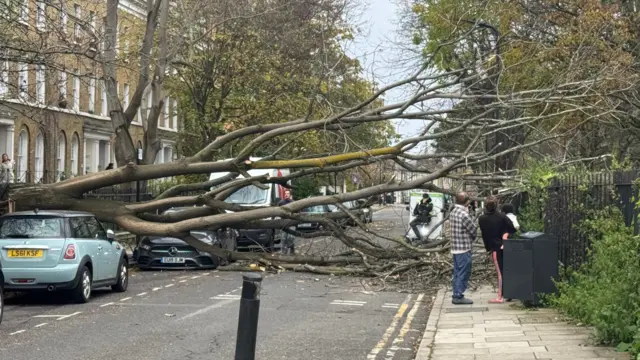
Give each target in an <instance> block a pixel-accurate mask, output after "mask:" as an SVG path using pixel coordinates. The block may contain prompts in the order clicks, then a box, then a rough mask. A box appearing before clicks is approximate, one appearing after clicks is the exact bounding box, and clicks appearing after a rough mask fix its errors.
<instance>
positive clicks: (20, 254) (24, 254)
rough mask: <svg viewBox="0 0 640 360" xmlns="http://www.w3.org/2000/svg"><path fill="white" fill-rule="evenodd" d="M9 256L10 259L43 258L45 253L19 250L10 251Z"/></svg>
mask: <svg viewBox="0 0 640 360" xmlns="http://www.w3.org/2000/svg"><path fill="white" fill-rule="evenodd" d="M7 255H9V257H10V258H41V257H42V256H43V255H44V252H43V251H42V250H27V249H17V250H9V251H8V253H7Z"/></svg>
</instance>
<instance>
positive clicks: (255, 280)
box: [235, 273, 262, 360]
mask: <svg viewBox="0 0 640 360" xmlns="http://www.w3.org/2000/svg"><path fill="white" fill-rule="evenodd" d="M261 283H262V275H260V274H257V273H247V274H243V275H242V295H241V297H240V316H239V317H238V337H237V339H236V357H235V360H254V359H255V357H256V337H257V335H258V313H259V312H260V284H261Z"/></svg>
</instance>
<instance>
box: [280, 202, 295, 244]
mask: <svg viewBox="0 0 640 360" xmlns="http://www.w3.org/2000/svg"><path fill="white" fill-rule="evenodd" d="M292 202H293V197H292V196H291V190H285V191H284V198H283V199H281V200H280V202H279V203H278V206H284V205H287V204H289V203H292ZM289 231H295V227H293V226H292V227H290V228H289ZM283 233H284V236H283V238H282V246H281V247H282V252H283V253H285V254H294V253H295V237H294V236H293V235H292V234H290V233H288V232H286V231H283Z"/></svg>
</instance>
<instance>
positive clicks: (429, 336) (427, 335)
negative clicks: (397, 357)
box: [415, 289, 447, 360]
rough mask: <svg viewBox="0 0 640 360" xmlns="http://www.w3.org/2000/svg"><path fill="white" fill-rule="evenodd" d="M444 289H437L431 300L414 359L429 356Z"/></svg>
mask: <svg viewBox="0 0 640 360" xmlns="http://www.w3.org/2000/svg"><path fill="white" fill-rule="evenodd" d="M446 291H447V290H446V289H440V290H438V294H436V299H435V300H434V301H433V306H431V312H430V313H429V319H428V320H427V327H426V328H425V330H424V334H423V336H422V340H421V341H420V347H418V352H417V353H416V357H415V360H429V359H430V358H431V347H432V345H433V340H434V338H435V336H436V329H437V326H438V321H439V320H440V312H441V311H442V305H443V304H444V295H445V293H446Z"/></svg>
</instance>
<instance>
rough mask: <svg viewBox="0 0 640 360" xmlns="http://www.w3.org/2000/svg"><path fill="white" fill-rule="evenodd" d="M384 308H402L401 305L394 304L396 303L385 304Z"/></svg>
mask: <svg viewBox="0 0 640 360" xmlns="http://www.w3.org/2000/svg"><path fill="white" fill-rule="evenodd" d="M382 307H383V308H389V309H397V308H399V307H400V304H394V303H384V305H382Z"/></svg>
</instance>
